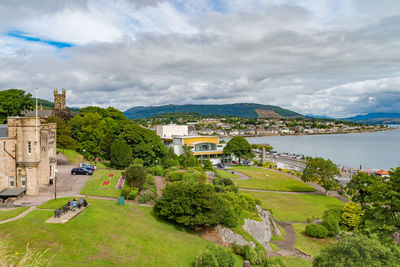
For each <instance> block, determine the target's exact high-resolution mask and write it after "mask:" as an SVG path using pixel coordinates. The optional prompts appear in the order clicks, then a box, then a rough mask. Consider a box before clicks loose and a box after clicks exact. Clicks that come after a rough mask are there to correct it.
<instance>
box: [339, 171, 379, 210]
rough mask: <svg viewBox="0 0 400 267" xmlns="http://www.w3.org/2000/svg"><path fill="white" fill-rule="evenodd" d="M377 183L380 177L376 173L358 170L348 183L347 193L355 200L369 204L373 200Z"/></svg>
mask: <svg viewBox="0 0 400 267" xmlns="http://www.w3.org/2000/svg"><path fill="white" fill-rule="evenodd" d="M377 183H378V178H377V177H376V176H375V175H368V174H366V173H363V172H358V173H357V174H356V175H355V176H354V177H353V178H352V179H351V180H350V182H349V183H348V184H347V185H346V189H347V194H348V195H350V196H351V197H352V198H351V199H352V201H353V202H359V203H361V205H363V204H367V203H369V202H370V201H371V196H372V194H373V191H374V187H375V186H376V184H377Z"/></svg>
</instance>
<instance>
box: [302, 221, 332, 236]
mask: <svg viewBox="0 0 400 267" xmlns="http://www.w3.org/2000/svg"><path fill="white" fill-rule="evenodd" d="M305 233H306V235H307V236H311V237H316V238H325V237H327V236H328V229H326V228H325V226H323V225H320V224H309V225H307V226H306V231H305Z"/></svg>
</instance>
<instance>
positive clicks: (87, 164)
mask: <svg viewBox="0 0 400 267" xmlns="http://www.w3.org/2000/svg"><path fill="white" fill-rule="evenodd" d="M79 166H80V167H81V168H85V169H87V170H90V171H92V172H94V170H96V167H94V166H93V165H92V164H89V163H81V164H80V165H79Z"/></svg>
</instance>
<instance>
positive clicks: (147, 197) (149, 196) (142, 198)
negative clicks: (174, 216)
mask: <svg viewBox="0 0 400 267" xmlns="http://www.w3.org/2000/svg"><path fill="white" fill-rule="evenodd" d="M154 199H155V195H154V193H153V192H152V191H150V190H143V191H141V192H140V194H139V203H140V204H145V203H147V202H150V201H153V200H154Z"/></svg>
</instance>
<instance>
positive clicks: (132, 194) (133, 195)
mask: <svg viewBox="0 0 400 267" xmlns="http://www.w3.org/2000/svg"><path fill="white" fill-rule="evenodd" d="M138 194H139V189H137V188H132V189H131V191H130V192H129V194H128V196H127V197H126V198H127V199H135V198H136V196H137V195H138Z"/></svg>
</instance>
